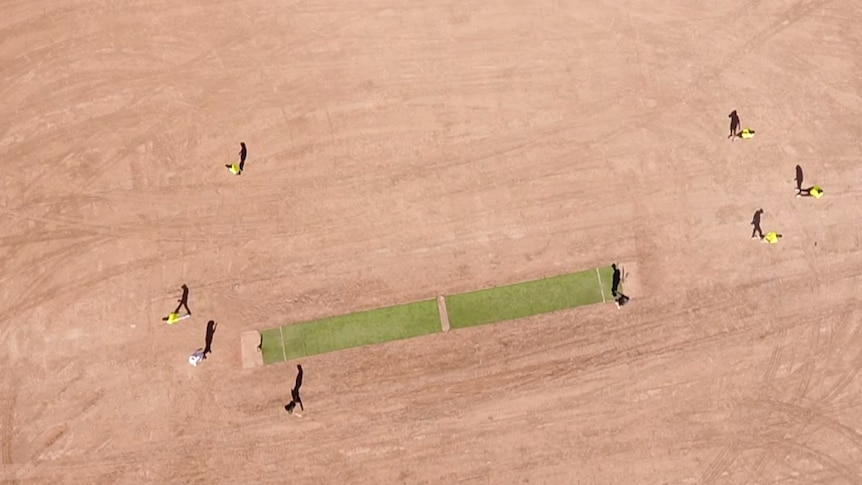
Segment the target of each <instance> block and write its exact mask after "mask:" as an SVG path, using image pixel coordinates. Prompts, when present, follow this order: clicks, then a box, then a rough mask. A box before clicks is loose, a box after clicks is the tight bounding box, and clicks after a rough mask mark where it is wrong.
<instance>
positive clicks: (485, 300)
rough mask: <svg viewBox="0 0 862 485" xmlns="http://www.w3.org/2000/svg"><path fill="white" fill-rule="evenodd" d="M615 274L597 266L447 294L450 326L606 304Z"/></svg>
mask: <svg viewBox="0 0 862 485" xmlns="http://www.w3.org/2000/svg"><path fill="white" fill-rule="evenodd" d="M612 275H613V271H612V270H611V268H610V267H607V268H598V271H597V268H593V269H589V270H584V271H578V272H576V273H568V274H563V275H559V276H551V277H548V278H542V279H538V280H532V281H525V282H521V283H515V284H511V285H505V286H498V287H495V288H487V289H483V290H477V291H471V292H467V293H459V294H456V295H451V296H447V297H446V309H447V311H448V313H449V325H450V327H451V328H453V329H457V328H465V327H472V326H475V325H484V324H489V323H497V322H502V321H507V320H514V319H517V318H524V317H529V316H533V315H539V314H542V313H551V312H555V311H560V310H567V309H571V308H576V307H579V306H583V305H590V304H595V303H602V302H603V301H607V300H610V299H611V298H610V282H611V278H612ZM600 277H601V285H600V284H599V279H600ZM605 287H607V289H605Z"/></svg>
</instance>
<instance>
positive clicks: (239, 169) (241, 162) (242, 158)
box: [225, 142, 248, 175]
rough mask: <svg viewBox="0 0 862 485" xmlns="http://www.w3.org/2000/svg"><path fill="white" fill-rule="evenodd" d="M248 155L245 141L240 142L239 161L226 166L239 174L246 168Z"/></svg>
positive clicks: (233, 172)
mask: <svg viewBox="0 0 862 485" xmlns="http://www.w3.org/2000/svg"><path fill="white" fill-rule="evenodd" d="M246 156H248V150H247V149H246V148H245V142H240V144H239V163H228V164H226V165H225V168H227V169H228V170H230V173H232V174H234V175H239V174H241V173H242V170H243V169H244V168H245V157H246Z"/></svg>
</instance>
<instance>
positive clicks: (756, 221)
mask: <svg viewBox="0 0 862 485" xmlns="http://www.w3.org/2000/svg"><path fill="white" fill-rule="evenodd" d="M762 214H763V209H757V211H755V213H754V217H752V218H751V225H752V226H754V228H753V229H752V230H751V239H763V230H762V229H761V228H760V216H761V215H762Z"/></svg>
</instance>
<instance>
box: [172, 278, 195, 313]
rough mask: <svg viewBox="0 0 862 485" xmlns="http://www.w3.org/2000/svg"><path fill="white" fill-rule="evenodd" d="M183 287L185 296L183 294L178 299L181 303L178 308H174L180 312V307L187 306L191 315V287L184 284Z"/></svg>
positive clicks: (187, 310)
mask: <svg viewBox="0 0 862 485" xmlns="http://www.w3.org/2000/svg"><path fill="white" fill-rule="evenodd" d="M182 289H183V296H181V297H180V299H179V300H177V301H178V302H179V303H180V304H179V305H177V309H176V310H174V313H179V311H180V308H183V307H185V309H186V313H188V314H189V315H191V314H192V311H191V310H189V287H188V286H186V285H183V286H182Z"/></svg>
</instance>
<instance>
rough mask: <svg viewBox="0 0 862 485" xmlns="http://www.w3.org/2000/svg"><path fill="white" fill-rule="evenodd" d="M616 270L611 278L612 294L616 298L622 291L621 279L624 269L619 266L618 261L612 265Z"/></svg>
mask: <svg viewBox="0 0 862 485" xmlns="http://www.w3.org/2000/svg"><path fill="white" fill-rule="evenodd" d="M611 268H613V270H614V276H613V279H612V280H611V296H612V297H614V298H616V297H617V295H618V294H619V292H620V281H621V280H622V271H620V268H619V267H617V263H614V264H612V265H611Z"/></svg>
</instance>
